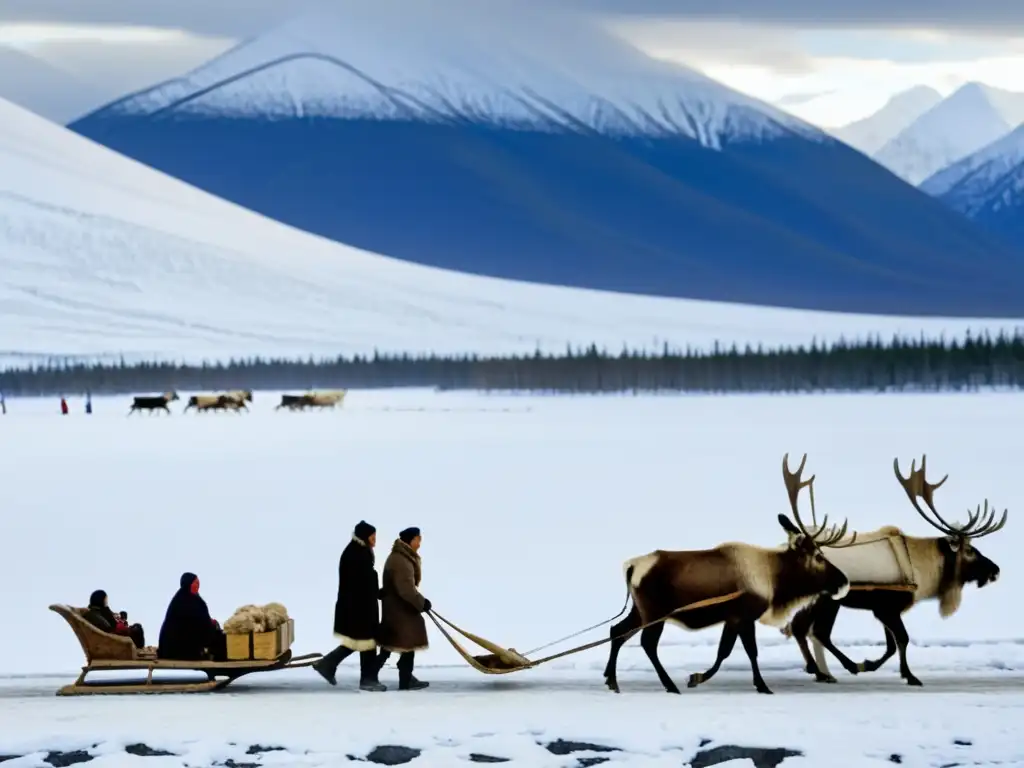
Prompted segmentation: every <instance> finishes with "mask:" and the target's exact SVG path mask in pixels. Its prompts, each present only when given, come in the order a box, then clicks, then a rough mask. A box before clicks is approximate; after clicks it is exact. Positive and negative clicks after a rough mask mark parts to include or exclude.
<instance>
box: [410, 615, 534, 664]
mask: <svg viewBox="0 0 1024 768" xmlns="http://www.w3.org/2000/svg"><path fill="white" fill-rule="evenodd" d="M427 615H428V616H430V620H431V621H433V622H434V624H435V625H436V626H437V628H438V629H439V630H441V634H442V635H444V636H445V639H446V640H447V641H448V642H449V643H451V645H452V648H454V649H455V650H456V651H457V652H458V654H459V655H460V656H461V657H462V658H463V659H465V660H466V661H467V662H468V663H469V665H470V666H472V667H473V669H476V670H477V671H479V672H483V673H484V674H485V675H505V674H508V673H509V672H518V671H519V670H521V669H530V668H531V667H535V666H537V663H536V662H533V661H530V660H529V659H528V658H526V657H525V656H523V655H522V654H521V653H519V652H518V651H517V650H516V649H515V648H504V647H502V646H500V645H498V644H497V643H492V642H491V641H490V640H487V639H485V638H482V637H480V636H479V635H474V634H473V633H472V632H467V631H466V630H464V629H461V628H460V627H457V626H456V625H455V624H452V623H451V622H450V621H448V619H446V618H444V616H441V615H440V614H437V613H434V612H433V611H430V612H428V613H427ZM442 622H444V624H447V625H448V626H449V627H451V628H452V629H453V630H454V631H455V632H458V633H459V634H460V635H462V636H463V637H465V638H466V639H468V640H472V641H473V642H474V643H476V644H477V645H479V646H480V647H481V648H485V649H486V650H488V651H490V653H486V654H480V655H478V656H473V655H472V654H470V652H469V651H467V650H466V649H465V648H463V647H462V645H460V644H459V641H458V640H456V639H455V638H454V637H452V635H451V633H450V632H449V631H448V630H447V629H445V628H444V626H443V625H442Z"/></svg>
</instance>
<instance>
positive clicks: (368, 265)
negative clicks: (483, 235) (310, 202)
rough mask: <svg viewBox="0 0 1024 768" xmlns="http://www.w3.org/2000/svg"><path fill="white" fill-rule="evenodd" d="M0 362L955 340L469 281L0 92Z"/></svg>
mask: <svg viewBox="0 0 1024 768" xmlns="http://www.w3.org/2000/svg"><path fill="white" fill-rule="evenodd" d="M0 314H2V316H3V323H0V360H6V361H15V362H17V361H22V360H25V359H29V358H45V357H50V356H63V355H68V356H84V357H103V356H119V355H124V356H125V357H126V358H128V359H138V358H145V359H158V358H159V359H179V360H191V361H198V360H203V359H226V358H230V357H242V356H249V355H281V356H289V357H294V356H297V355H301V356H304V355H309V354H314V355H331V356H333V355H337V354H339V353H347V354H352V353H365V352H372V351H373V350H374V349H375V348H376V349H380V350H381V351H395V352H430V351H434V352H439V353H446V352H447V353H464V352H474V351H475V352H481V353H487V352H493V353H509V352H527V353H528V352H532V351H533V350H534V349H537V348H541V349H545V350H549V351H562V350H564V349H565V346H566V344H572V345H574V346H584V345H589V344H591V343H596V344H598V345H602V346H605V345H606V346H607V347H608V348H609V349H610V350H612V351H618V350H619V349H621V348H622V346H623V345H628V346H629V347H631V348H647V349H650V348H658V347H660V346H661V345H662V344H664V343H666V342H667V343H669V344H672V345H674V346H679V347H683V346H686V345H690V346H692V347H694V348H707V347H710V346H711V345H713V344H714V343H715V342H716V341H718V342H721V343H722V344H726V345H728V344H732V343H734V342H735V343H738V344H741V345H742V344H745V343H748V342H749V343H751V344H755V345H756V344H759V343H762V344H765V345H768V346H774V345H781V344H801V343H809V342H810V341H811V340H812V339H814V338H817V339H818V340H835V339H837V338H839V337H842V336H845V337H846V338H847V339H852V338H857V337H863V336H864V335H867V334H875V333H878V334H881V335H883V336H885V337H890V336H892V335H893V334H901V335H909V336H917V335H919V334H920V333H922V332H923V333H926V334H929V335H938V334H940V333H946V334H947V335H956V336H962V334H963V332H964V331H965V330H966V329H968V328H971V329H973V330H981V329H983V328H987V329H989V330H992V331H997V330H998V329H1000V328H1007V329H1012V327H1013V325H1014V323H1012V322H1008V321H991V322H989V321H985V320H971V319H957V320H943V319H934V318H932V319H917V318H910V317H868V316H858V315H844V314H838V313H822V312H803V311H795V310H783V309H767V308H760V307H751V306H743V305H731V304H716V303H710V302H703V301H687V300H675V299H656V298H647V297H639V296H627V295H622V294H612V293H603V292H598V291H587V290H573V289H566V288H556V287H551V286H541V285H532V284H527V283H518V282H512V281H507V280H497V279H490V278H483V277H476V276H471V275H465V274H460V273H455V272H449V271H444V270H440V269H434V268H429V267H423V266H418V265H415V264H410V263H408V262H403V261H399V260H396V259H390V258H386V257H384V256H379V255H376V254H372V253H368V252H366V251H361V250H358V249H355V248H350V247H347V246H344V245H340V244H338V243H335V242H331V241H328V240H326V239H323V238H319V237H316V236H314V235H310V234H307V233H304V232H300V231H298V230H296V229H293V228H291V227H288V226H285V225H283V224H280V223H278V222H275V221H272V220H270V219H267V218H265V217H262V216H259V215H257V214H255V213H252V212H250V211H247V210H245V209H243V208H240V207H239V206H236V205H233V204H231V203H228V202H226V201H224V200H221V199H219V198H216V197H214V196H212V195H209V194H207V193H205V192H202V191H200V190H198V189H196V188H195V187H192V186H190V185H187V184H185V183H183V182H180V181H177V180H175V179H172V178H170V177H168V176H166V175H164V174H161V173H158V172H156V171H154V170H153V169H151V168H148V167H146V166H144V165H142V164H140V163H137V162H135V161H132V160H129V159H128V158H125V157H124V156H122V155H119V154H116V153H114V152H112V151H110V150H108V149H106V148H104V147H101V146H99V145H97V144H95V143H93V142H91V141H89V140H87V139H84V138H82V137H80V136H77V135H75V134H73V133H71V132H70V131H68V130H66V129H64V128H61V127H59V126H56V125H53V124H52V123H49V122H47V121H45V120H43V119H42V118H39V117H37V116H36V115H33V114H31V113H29V112H27V111H26V110H22V109H20V108H18V107H15V106H14V105H12V104H9V103H5V102H2V101H0Z"/></svg>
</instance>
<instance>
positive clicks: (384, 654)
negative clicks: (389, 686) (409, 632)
mask: <svg viewBox="0 0 1024 768" xmlns="http://www.w3.org/2000/svg"><path fill="white" fill-rule="evenodd" d="M390 658H391V651H385V650H381V652H380V655H379V656H377V670H378V671H380V670H381V669H383V668H384V665H385V664H387V663H388V659H390ZM415 664H416V651H406V652H405V653H400V654H398V664H397V665H396V666H397V667H398V684H399V685H401V684H402V683H408V682H410V681H411V680H412V669H413V666H414V665H415Z"/></svg>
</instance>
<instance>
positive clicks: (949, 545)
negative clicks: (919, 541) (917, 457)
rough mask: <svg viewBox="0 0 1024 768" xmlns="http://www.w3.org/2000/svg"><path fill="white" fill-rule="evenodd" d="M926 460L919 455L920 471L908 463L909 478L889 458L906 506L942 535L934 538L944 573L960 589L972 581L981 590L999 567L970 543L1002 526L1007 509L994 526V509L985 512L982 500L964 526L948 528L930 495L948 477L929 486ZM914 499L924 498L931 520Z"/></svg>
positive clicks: (914, 463)
mask: <svg viewBox="0 0 1024 768" xmlns="http://www.w3.org/2000/svg"><path fill="white" fill-rule="evenodd" d="M926 461H927V457H926V456H921V468H920V469H915V465H916V463H917V462H916V461H912V462H911V463H910V476H909V477H903V475H902V474H900V464H899V459H893V460H892V468H893V471H895V472H896V479H897V480H899V481H900V485H901V486H903V490H904V491H906V494H907V497H908V498H909V499H910V503H911V504H913V505H914V509H916V510H917V512H918V514H919V515H921V517H923V518H924V519H925V520H926V521H927V522H928V524H929V525H931V526H932V527H933V528H936V529H938V530H939V531H940V532H941V533H942V537H941V538H940V539H938V545H939V551H940V552H941V553H942V554H943V557H944V559H945V561H946V563H945V564H946V570H947V572H949V573H951V574H952V578H953V579H954V580H955V582H956V584H957V585H959V586H962V585H964V584H970V583H972V582H973V583H975V584H977V585H978V586H979V587H984V586H985V585H986V584H988V583H989V582H990V581H995V580H996V579H998V578H999V566H998V565H996V564H995V563H994V562H992V561H991V560H989V559H988V558H987V557H985V556H984V555H983V554H981V551H980V550H978V549H977V547H975V546H974V543H973V542H974V540H975V539H980V538H981V537H982V536H988V535H989V534H990V533H995V532H996V531H998V530H1000V529H1001V528H1002V527H1003V526H1004V525H1006V515H1007V512H1008V510H1005V509H1004V510H1003V516H1002V517H1001V518H1000V519H999V522H998V523H997V522H995V516H996V510H995V507H993V508H992V510H991V511H989V508H988V500H987V499H986V500H985V508H984V510H983V509H982V508H981V505H980V504H979V505H978V508H977V509H976V510H975V511H974V512H971V510H970V509H968V510H967V522H966V523H965V524H964V525H951V524H950V523H947V522H946V521H945V520H944V519H943V518H942V515H940V514H939V513H938V511H937V510H936V509H935V504H934V502H933V501H932V494H933V493H934V491H935V489H936V488H938V487H940V486H941V485H942V484H943V483H944V482H946V480H948V479H949V475H946V476H945V477H943V478H942V479H941V480H939V482H937V483H929V482H928V481H927V480H926V479H925V467H926ZM918 498H921V499H924V503H925V504H927V505H928V509H929V510H931V513H932V515H933V516H934V518H932V517H929V516H928V514H927V513H926V512H925V511H924V510H923V509H921V505H920V504H918V502H917V500H918Z"/></svg>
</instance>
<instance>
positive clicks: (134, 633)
mask: <svg viewBox="0 0 1024 768" xmlns="http://www.w3.org/2000/svg"><path fill="white" fill-rule="evenodd" d="M84 618H85V620H86V621H88V622H89V623H90V624H92V625H93V626H94V627H96V628H97V629H102V630H103V631H104V632H110V633H111V634H113V635H123V636H124V637H130V638H131V639H132V642H133V643H135V647H136V648H145V647H146V634H145V632H143V631H142V625H141V624H132V625H130V626H129V624H128V614H127V613H125V612H124V611H121V612H120V613H117V614H115V613H114V612H113V611H112V610H110V603H109V602H108V600H107V593H106V592H104V591H103V590H102V589H97V590H96V591H95V592H93V593H92V594H91V595H90V596H89V607H88V608H86V609H85V615H84Z"/></svg>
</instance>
